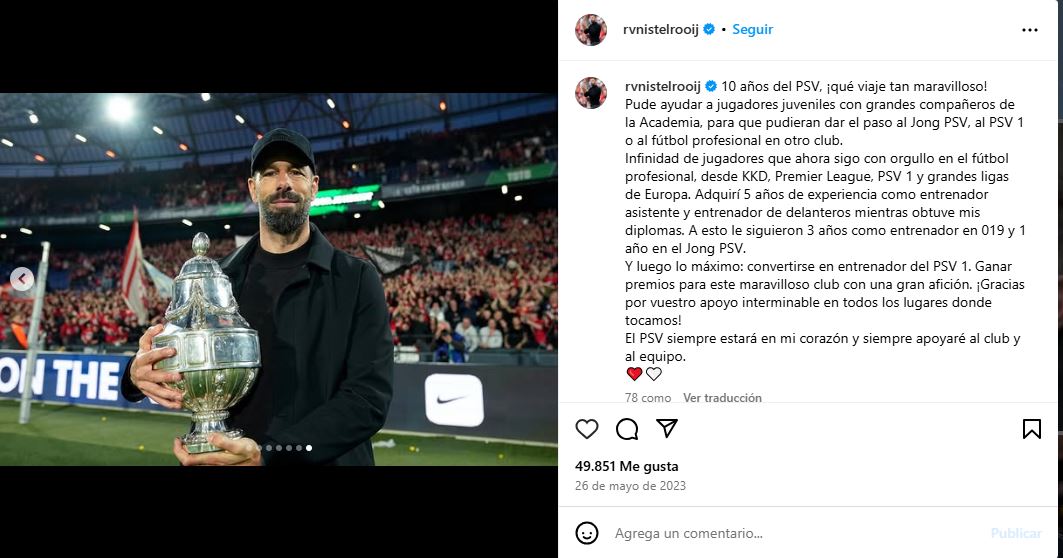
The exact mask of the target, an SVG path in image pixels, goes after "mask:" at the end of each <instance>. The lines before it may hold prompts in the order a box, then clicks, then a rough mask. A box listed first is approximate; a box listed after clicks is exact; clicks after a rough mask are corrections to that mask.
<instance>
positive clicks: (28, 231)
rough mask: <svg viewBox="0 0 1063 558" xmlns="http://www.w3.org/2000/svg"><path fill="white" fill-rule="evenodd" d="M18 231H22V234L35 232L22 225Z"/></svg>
mask: <svg viewBox="0 0 1063 558" xmlns="http://www.w3.org/2000/svg"><path fill="white" fill-rule="evenodd" d="M18 232H20V233H22V234H33V231H31V230H29V229H27V228H26V227H22V228H21V229H19V230H18Z"/></svg>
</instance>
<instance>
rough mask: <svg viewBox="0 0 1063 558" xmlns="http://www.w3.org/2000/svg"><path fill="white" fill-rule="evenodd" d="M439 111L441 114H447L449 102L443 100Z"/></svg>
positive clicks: (440, 101) (440, 102)
mask: <svg viewBox="0 0 1063 558" xmlns="http://www.w3.org/2000/svg"><path fill="white" fill-rule="evenodd" d="M439 110H440V112H447V102H446V101H444V100H443V99H440V100H439Z"/></svg>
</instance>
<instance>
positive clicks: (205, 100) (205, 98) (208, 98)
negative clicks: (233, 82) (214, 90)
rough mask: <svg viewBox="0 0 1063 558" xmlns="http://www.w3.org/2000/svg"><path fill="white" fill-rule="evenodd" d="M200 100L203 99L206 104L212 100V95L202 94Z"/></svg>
mask: <svg viewBox="0 0 1063 558" xmlns="http://www.w3.org/2000/svg"><path fill="white" fill-rule="evenodd" d="M199 98H200V99H203V102H204V103H205V102H207V101H209V100H210V93H200V94H199Z"/></svg>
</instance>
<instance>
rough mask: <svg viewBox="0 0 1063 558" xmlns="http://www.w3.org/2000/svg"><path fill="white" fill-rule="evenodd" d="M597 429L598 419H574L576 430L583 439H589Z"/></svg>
mask: <svg viewBox="0 0 1063 558" xmlns="http://www.w3.org/2000/svg"><path fill="white" fill-rule="evenodd" d="M597 431H598V421H596V420H594V419H579V420H577V421H576V432H579V433H580V435H581V436H583V437H584V438H585V439H587V440H590V439H591V436H594V433H595V432H597Z"/></svg>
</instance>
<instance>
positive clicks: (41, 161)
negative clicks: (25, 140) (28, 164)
mask: <svg viewBox="0 0 1063 558" xmlns="http://www.w3.org/2000/svg"><path fill="white" fill-rule="evenodd" d="M33 158H34V159H36V160H37V162H39V163H43V162H44V161H45V159H44V155H41V154H40V153H38V154H36V155H34V156H33Z"/></svg>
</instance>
